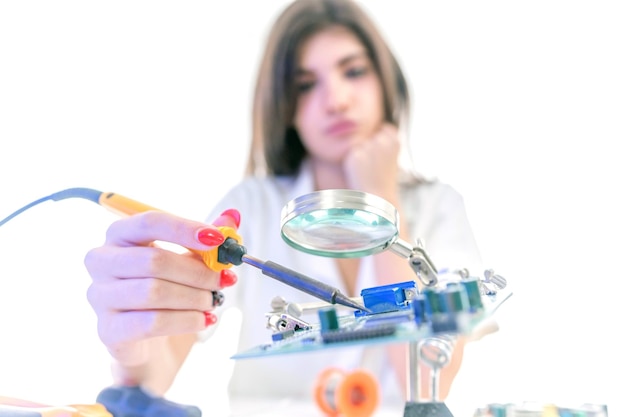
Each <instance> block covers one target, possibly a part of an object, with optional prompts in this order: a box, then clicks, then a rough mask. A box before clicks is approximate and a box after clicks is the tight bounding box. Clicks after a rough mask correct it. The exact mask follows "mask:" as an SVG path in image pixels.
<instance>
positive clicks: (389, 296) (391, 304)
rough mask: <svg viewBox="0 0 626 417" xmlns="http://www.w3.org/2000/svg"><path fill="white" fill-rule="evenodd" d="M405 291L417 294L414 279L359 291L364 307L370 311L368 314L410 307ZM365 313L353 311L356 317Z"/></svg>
mask: <svg viewBox="0 0 626 417" xmlns="http://www.w3.org/2000/svg"><path fill="white" fill-rule="evenodd" d="M407 291H410V292H412V293H413V295H417V288H416V287H415V281H406V282H399V283H397V284H389V285H382V286H380V287H372V288H365V289H363V290H362V291H361V297H363V304H364V305H365V307H366V308H369V309H370V310H371V311H372V313H369V314H377V313H387V312H390V311H399V310H407V309H409V308H411V307H410V306H409V301H410V299H409V298H407V296H406V294H407ZM366 314H368V313H366V312H364V311H360V310H359V311H355V312H354V315H355V316H356V317H359V316H363V315H366Z"/></svg>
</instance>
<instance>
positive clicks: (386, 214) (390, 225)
mask: <svg viewBox="0 0 626 417" xmlns="http://www.w3.org/2000/svg"><path fill="white" fill-rule="evenodd" d="M398 227H399V215H398V211H397V210H396V208H395V207H394V206H393V205H392V204H391V203H389V202H388V201H387V200H385V199H383V198H381V197H378V196H376V195H374V194H369V193H365V192H362V191H356V190H343V189H334V190H321V191H315V192H313V193H309V194H305V195H302V196H300V197H297V198H295V199H293V200H291V201H289V202H288V203H287V204H286V205H285V206H284V207H283V210H282V213H281V236H282V238H283V240H284V241H285V242H286V243H287V244H288V245H290V246H291V247H293V248H295V249H298V250H300V251H303V252H306V253H310V254H313V255H318V256H326V257H333V258H358V257H363V256H368V255H373V254H376V253H379V252H383V251H385V250H387V249H389V250H391V251H392V252H394V253H395V254H397V255H399V256H402V257H404V258H407V259H408V261H409V264H410V265H411V267H412V268H413V271H414V272H415V273H416V275H417V276H418V278H419V279H420V280H421V281H422V283H424V285H427V286H433V285H435V284H437V272H436V271H437V270H436V268H435V266H434V264H433V263H432V261H431V260H430V258H429V257H428V255H427V254H426V251H425V250H424V248H423V247H422V246H421V245H420V244H419V242H418V244H417V245H416V246H412V245H410V244H409V243H407V242H405V241H403V240H402V239H400V238H399V230H398Z"/></svg>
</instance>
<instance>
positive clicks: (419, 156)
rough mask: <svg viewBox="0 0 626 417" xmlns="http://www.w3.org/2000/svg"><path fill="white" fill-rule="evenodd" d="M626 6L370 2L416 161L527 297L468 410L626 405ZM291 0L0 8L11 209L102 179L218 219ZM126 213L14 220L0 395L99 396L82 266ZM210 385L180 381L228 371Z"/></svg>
mask: <svg viewBox="0 0 626 417" xmlns="http://www.w3.org/2000/svg"><path fill="white" fill-rule="evenodd" d="M619 3H620V2H618V1H615V2H610V1H552V0H542V1H534V0H531V1H525V2H499V1H478V2H461V1H452V2H421V3H411V6H410V7H409V6H408V5H409V3H408V2H401V1H398V0H395V1H389V0H387V1H366V2H364V5H365V7H366V9H367V10H368V11H370V12H371V14H372V16H373V17H374V19H375V20H376V22H378V23H379V25H380V26H381V28H382V30H383V32H384V34H385V36H386V37H387V38H388V40H389V41H390V43H391V45H392V47H393V49H394V50H395V51H396V53H397V55H398V57H399V60H400V62H401V64H402V66H403V68H404V70H405V71H406V74H407V76H408V78H409V81H410V86H411V90H412V93H413V100H414V108H413V120H412V126H411V132H412V147H413V150H414V151H415V155H416V161H417V163H418V167H419V169H420V170H422V171H423V172H424V173H426V174H428V175H434V176H437V177H439V178H440V179H442V180H444V181H446V182H449V183H451V184H452V185H453V186H454V187H455V188H457V189H458V190H459V191H460V192H461V193H462V194H463V195H464V196H465V201H466V204H467V209H468V212H469V216H470V219H471V222H472V224H473V226H474V229H475V233H476V236H477V239H478V241H479V245H480V246H481V249H482V251H483V255H484V258H485V261H486V263H487V265H490V266H491V267H492V268H494V269H495V270H496V272H499V273H500V274H502V275H503V276H505V277H506V278H507V279H508V280H509V282H510V285H511V288H513V290H514V292H515V294H514V296H513V298H512V299H511V300H509V301H507V302H506V303H505V305H504V306H503V307H502V309H501V310H500V311H499V312H498V314H499V316H498V317H499V322H500V331H499V332H498V333H497V334H495V335H491V336H488V337H487V338H485V339H483V340H482V341H480V342H478V343H476V344H474V345H472V346H469V347H468V348H467V353H466V365H465V366H464V368H463V370H462V372H461V374H460V375H459V377H458V380H457V382H456V385H455V387H454V388H453V393H452V395H451V399H450V404H451V405H455V406H458V407H462V406H464V407H466V409H472V407H475V406H478V405H481V404H483V403H485V402H507V401H514V402H520V401H525V400H537V401H548V402H561V403H568V404H581V403H583V402H596V403H600V402H602V403H608V404H609V409H611V410H612V415H620V414H623V413H619V412H616V413H614V411H615V410H616V409H618V408H620V407H623V406H621V405H620V404H619V402H620V399H621V394H622V392H621V389H620V388H619V386H621V385H622V384H621V383H620V382H619V381H621V380H622V379H623V376H624V375H623V372H624V370H625V367H624V361H623V356H622V346H620V343H619V341H618V340H619V339H621V338H622V335H621V334H620V333H621V329H622V328H623V320H622V318H623V317H624V313H623V311H624V304H625V303H624V302H623V300H624V297H623V295H622V294H623V291H624V290H623V284H622V280H623V277H624V268H623V265H622V262H621V260H622V259H623V249H624V243H623V236H624V232H626V228H625V224H624V220H623V215H624V213H625V209H626V206H625V204H624V202H623V200H624V198H623V193H624V191H623V183H622V179H623V178H624V176H625V174H626V169H624V167H623V164H624V152H623V145H624V139H626V128H625V121H624V119H625V115H626V98H625V97H626V82H625V77H624V74H626V63H625V51H626V41H625V40H626V29H625V25H624V21H625V20H626V14H625V13H624V10H623V8H622V7H621V5H620V4H619ZM284 4H286V2H285V1H278V0H273V1H268V0H264V1H262V2H259V1H234V2H208V1H207V2H200V1H188V2H162V1H151V2H147V1H108V2H88V1H66V0H62V1H54V2H46V1H33V2H17V1H14V2H9V1H7V2H2V3H0V184H1V185H2V187H1V189H0V218H3V217H5V216H6V215H9V214H10V213H11V212H13V211H14V210H16V209H18V208H20V207H22V206H23V205H25V204H27V203H29V202H31V201H33V200H36V199H38V198H40V197H43V196H46V195H49V194H51V193H53V192H56V191H59V190H62V189H65V188H70V187H90V188H95V189H99V190H102V191H114V192H116V193H119V194H123V195H127V196H129V197H132V198H135V199H137V200H140V201H143V202H145V203H147V204H150V205H153V206H155V207H159V208H162V209H164V210H168V211H171V212H175V213H177V214H179V215H182V216H187V217H190V218H195V219H198V220H203V219H204V217H205V215H206V214H207V213H208V212H209V210H210V208H211V206H212V204H213V203H214V202H215V201H216V199H217V198H218V197H219V196H221V195H222V193H223V192H225V191H226V190H227V189H228V188H229V187H230V186H232V185H233V184H234V183H236V182H237V181H238V180H239V179H240V177H241V175H242V173H243V167H244V161H245V157H246V153H247V147H248V143H249V137H250V124H249V120H250V112H251V105H250V104H251V93H252V83H253V79H254V75H255V74H256V66H257V63H258V60H259V57H260V52H261V47H262V44H263V41H264V36H265V34H266V31H267V29H268V27H269V24H270V23H271V19H273V18H274V17H275V15H276V14H277V13H278V11H279V10H280V9H281V8H282V7H283V5H284ZM277 215H278V214H277ZM114 219H115V215H113V214H112V213H109V212H107V211H106V210H103V209H102V208H100V207H98V206H97V205H95V204H93V203H90V202H87V201H81V200H65V201H61V202H50V201H48V202H46V203H44V204H41V205H39V206H36V207H35V208H32V209H31V210H29V211H27V212H25V213H23V214H21V215H20V216H18V217H16V218H15V219H13V220H12V221H10V222H9V223H7V224H6V225H4V226H2V227H1V228H0V395H5V396H11V395H12V396H18V397H23V398H27V399H31V400H34V401H43V402H49V403H55V404H65V403H72V402H73V403H76V402H93V400H94V399H95V395H96V394H97V392H99V391H100V389H102V388H104V387H105V386H107V385H108V384H109V382H110V379H109V372H108V356H107V355H106V352H105V351H104V350H103V348H102V347H101V346H100V344H99V342H98V339H97V335H96V332H95V320H94V315H93V314H92V312H91V310H90V307H89V306H88V304H87V302H86V299H85V290H86V288H87V286H88V284H89V277H88V275H87V273H86V271H85V269H84V267H83V264H82V260H83V256H84V254H85V252H86V251H87V250H88V249H90V248H92V247H94V246H96V245H99V244H100V243H101V242H102V241H103V238H104V233H105V230H106V228H107V226H108V224H109V223H110V222H111V221H112V220H114ZM243 221H245V219H243ZM263 313H264V312H259V314H263ZM226 346H228V345H226ZM232 353H234V352H225V353H224V352H222V354H221V356H220V357H223V358H227V357H228V355H230V354H232ZM207 363H208V362H207ZM223 363H224V360H220V361H219V365H217V366H226V365H223ZM208 372H210V369H207V373H208ZM615 380H617V382H613V381H615ZM208 381H209V382H208V383H207V385H206V386H205V385H203V384H205V382H202V383H200V382H197V381H196V382H194V381H192V382H190V383H189V387H191V386H194V389H193V390H192V389H191V388H188V389H185V388H178V390H177V391H175V392H174V393H173V395H175V394H176V393H181V392H184V393H187V394H189V393H191V392H202V393H206V395H207V396H209V395H210V393H211V392H212V391H213V390H220V389H221V388H220V387H222V386H223V381H221V380H218V379H215V378H208ZM181 384H182V382H181ZM179 395H181V397H179V398H183V397H184V400H189V401H191V402H193V401H194V400H193V399H192V398H188V397H185V396H184V395H182V394H179ZM175 399H176V398H175ZM198 401H200V400H198ZM465 415H468V414H465Z"/></svg>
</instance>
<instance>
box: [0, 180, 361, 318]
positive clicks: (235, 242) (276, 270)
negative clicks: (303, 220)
mask: <svg viewBox="0 0 626 417" xmlns="http://www.w3.org/2000/svg"><path fill="white" fill-rule="evenodd" d="M66 198H83V199H87V200H91V201H93V202H94V203H97V204H99V205H101V206H103V207H106V208H108V209H109V210H111V211H113V212H116V213H118V214H123V215H132V214H137V213H141V212H145V211H149V210H157V209H155V208H154V207H151V206H148V205H146V204H143V203H140V202H138V201H135V200H131V199H130V198H127V197H124V196H121V195H119V194H115V193H111V192H104V193H103V192H101V191H97V190H94V189H91V188H69V189H66V190H63V191H59V192H57V193H54V194H51V195H49V196H46V197H43V198H40V199H39V200H36V201H33V202H32V203H30V204H27V205H26V206H24V207H22V208H21V209H19V210H17V211H15V212H14V213H12V214H11V215H9V216H8V217H6V218H4V219H2V220H0V226H2V225H3V224H5V223H6V222H8V221H9V220H11V219H12V218H14V217H15V216H17V215H18V214H20V213H22V212H23V211H24V210H27V209H29V208H30V207H32V206H34V205H36V204H39V203H41V202H43V201H46V200H54V201H58V200H64V199H66ZM157 211H159V210H157ZM219 230H220V231H221V232H222V234H223V235H224V237H225V240H224V243H222V244H221V245H219V246H218V247H216V248H213V249H211V250H209V251H198V250H193V249H189V248H187V249H189V250H190V251H192V252H193V253H196V254H198V255H200V256H201V257H202V260H203V261H204V263H205V264H206V265H207V266H208V267H209V268H211V269H212V270H214V271H221V270H223V269H227V268H230V267H231V266H232V265H241V264H242V263H244V262H245V263H247V264H248V265H252V266H254V267H255V268H258V269H260V270H261V272H262V273H263V275H266V276H269V277H271V278H274V279H276V280H278V281H280V282H282V283H283V284H285V285H289V286H291V287H293V288H296V289H298V290H300V291H303V292H306V293H307V294H310V295H312V296H314V297H317V298H319V299H320V300H323V301H326V302H328V303H330V304H341V305H344V306H347V307H351V308H354V309H357V310H363V311H370V310H369V309H368V308H366V307H365V306H363V305H361V304H360V303H357V302H356V301H354V300H352V299H350V297H348V296H346V295H344V294H342V293H341V291H340V290H339V288H335V287H333V286H331V285H328V284H326V283H324V282H321V281H318V280H315V279H313V278H310V277H308V276H306V275H304V274H301V273H299V272H296V271H293V270H291V269H289V268H286V267H284V266H282V265H279V264H277V263H275V262H272V261H262V260H260V259H257V258H255V257H253V256H250V255H248V254H247V253H246V248H245V247H244V246H243V245H242V243H241V237H240V236H239V235H238V234H237V233H236V232H235V230H234V229H233V228H231V227H219Z"/></svg>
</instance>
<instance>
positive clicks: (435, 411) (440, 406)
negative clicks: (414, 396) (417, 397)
mask: <svg viewBox="0 0 626 417" xmlns="http://www.w3.org/2000/svg"><path fill="white" fill-rule="evenodd" d="M404 417H454V416H453V415H452V413H451V412H450V410H449V409H448V407H447V406H446V405H445V404H444V403H415V402H411V401H409V402H407V403H406V404H405V406H404Z"/></svg>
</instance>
